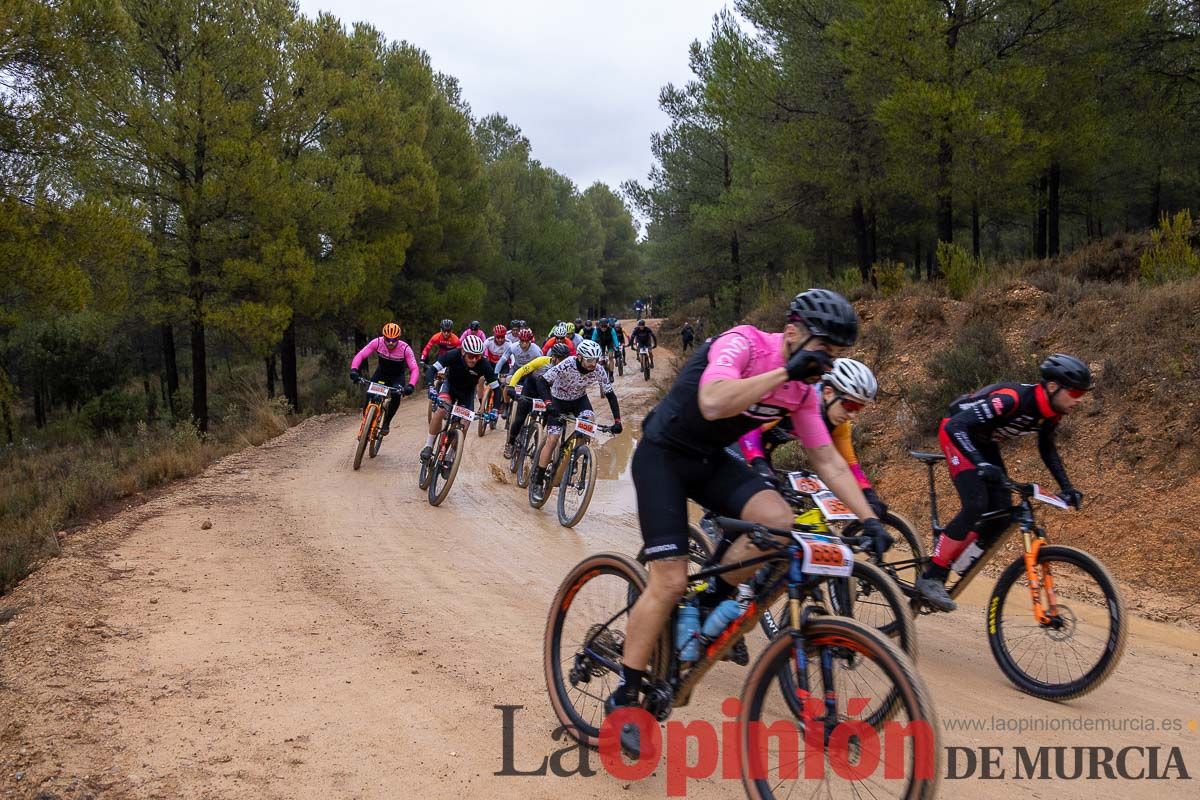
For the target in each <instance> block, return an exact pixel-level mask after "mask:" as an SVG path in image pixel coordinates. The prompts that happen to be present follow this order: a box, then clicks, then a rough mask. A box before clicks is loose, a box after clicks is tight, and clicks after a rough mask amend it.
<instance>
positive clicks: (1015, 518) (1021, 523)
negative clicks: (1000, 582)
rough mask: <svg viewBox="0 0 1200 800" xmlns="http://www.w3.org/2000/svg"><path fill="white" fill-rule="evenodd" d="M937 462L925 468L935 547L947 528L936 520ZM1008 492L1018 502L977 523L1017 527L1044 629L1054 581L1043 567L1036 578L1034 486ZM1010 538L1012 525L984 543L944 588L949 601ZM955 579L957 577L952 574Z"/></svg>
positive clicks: (1039, 537) (908, 588) (909, 590)
mask: <svg viewBox="0 0 1200 800" xmlns="http://www.w3.org/2000/svg"><path fill="white" fill-rule="evenodd" d="M938 463H940V461H928V460H926V461H925V466H926V467H927V468H928V471H929V508H930V530H931V531H932V534H933V537H934V538H933V541H934V543H936V542H937V537H939V536H943V535H945V531H946V528H945V526H944V525H941V524H940V522H939V519H938V510H937V485H936V483H935V481H934V477H933V470H934V467H935V466H936V465H937V464H938ZM1009 488H1010V489H1012V490H1013V491H1015V492H1017V494H1018V497H1019V499H1018V501H1017V503H1016V504H1014V505H1013V506H1010V507H1009V508H1004V509H998V510H996V511H989V512H987V513H986V514H983V515H982V516H980V518H979V521H980V522H987V521H991V520H997V519H1005V518H1007V519H1009V520H1010V521H1011V522H1014V523H1016V525H1017V530H1019V531H1020V533H1021V537H1022V540H1023V545H1024V550H1023V556H1022V557H1023V559H1024V562H1025V571H1026V574H1027V576H1028V578H1029V590H1030V595H1031V600H1032V604H1033V613H1034V616H1035V617H1036V618H1037V621H1038V622H1039V623H1041V624H1043V625H1046V624H1049V623H1050V621H1051V619H1052V618H1053V616H1055V615H1056V614H1057V600H1056V598H1055V595H1054V578H1053V576H1052V575H1051V574H1050V570H1049V568H1048V567H1046V566H1045V565H1043V566H1042V568H1041V572H1042V577H1041V580H1039V578H1038V574H1037V572H1038V568H1037V567H1038V550H1040V549H1041V546H1042V545H1043V544H1044V543H1045V541H1046V532H1045V529H1043V528H1040V527H1038V526H1037V524H1036V522H1035V520H1034V516H1033V506H1032V504H1031V503H1030V498H1031V497H1033V496H1034V485H1033V484H1021V483H1015V482H1011V481H1010V482H1009ZM1011 534H1012V527H1011V525H1010V526H1009V527H1007V528H1005V530H1004V531H1003V532H1001V533H1000V534H998V535H997V536H995V538H994V539H993V540H992V541H991V542H989V543H987V546H986V547H984V548H983V552H981V553H980V554H979V557H978V558H976V559H975V561H974V563H972V564H971V565H970V567H968V568H967V571H966V572H964V573H962V574H961V575H959V576H958V579H957V580H956V581H954V583H953V584H951V585H950V586H948V587H947V589H946V591H947V593H948V594H949V595H950V597H952V598H957V597H958V596H959V595H961V594H962V593H963V592H965V591H966V589H967V587H968V586H970V585H971V581H973V580H974V579H975V577H976V576H977V575H979V573H980V572H981V571H982V570H983V568H984V567H986V566H987V565H988V564H989V563H990V562H991V560H992V559H993V558H994V557H995V555H996V553H997V552H999V550H1000V545H1001V544H1003V543H1004V542H1006V541H1008V538H1009V536H1011ZM927 563H928V559H909V560H907V561H892V562H889V564H890V566H892V567H908V566H912V565H916V566H917V567H920V568H923V567H924V566H925V565H926V564H927ZM951 574H952V575H957V574H958V573H953V572H952V573H951ZM896 583H897V584H898V585H899V586H900V589H901V590H902V591H903V592H904V593H905V594H906V595H908V596H909V597H915V596H916V588H915V587H914V586H913V585H912V584H911V583H908V582H906V581H900V580H897V581H896ZM1043 588H1044V589H1045V590H1046V596H1047V599H1048V601H1049V603H1048V605H1049V608H1050V612H1049V613H1047V611H1046V608H1045V607H1044V606H1043V604H1042V602H1041V590H1042V589H1043Z"/></svg>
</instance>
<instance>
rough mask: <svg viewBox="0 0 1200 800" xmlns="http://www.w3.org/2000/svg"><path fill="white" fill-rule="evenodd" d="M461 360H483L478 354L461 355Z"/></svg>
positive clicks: (481, 355)
mask: <svg viewBox="0 0 1200 800" xmlns="http://www.w3.org/2000/svg"><path fill="white" fill-rule="evenodd" d="M463 358H467V359H470V360H471V361H478V360H479V359H481V358H483V354H482V353H480V354H479V355H475V354H474V353H463Z"/></svg>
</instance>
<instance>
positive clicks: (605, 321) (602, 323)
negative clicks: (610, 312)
mask: <svg viewBox="0 0 1200 800" xmlns="http://www.w3.org/2000/svg"><path fill="white" fill-rule="evenodd" d="M609 324H610V323H609V321H608V317H605V318H604V319H602V320H600V327H601V328H607V327H608V326H609Z"/></svg>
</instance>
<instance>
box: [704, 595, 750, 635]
mask: <svg viewBox="0 0 1200 800" xmlns="http://www.w3.org/2000/svg"><path fill="white" fill-rule="evenodd" d="M741 614H742V606H741V604H740V603H739V602H738V601H737V600H724V601H722V602H721V603H720V604H719V605H718V606H717V607H716V608H714V609H713V610H712V613H711V614H709V615H708V619H706V620H704V637H705V638H706V639H708V640H709V641H712V640H713V639H716V638H717V637H718V636H720V635H721V633H722V631H724V630H725V629H726V628H727V627H729V623H731V622H733V621H734V620H735V619H737V618H738V617H740V616H741Z"/></svg>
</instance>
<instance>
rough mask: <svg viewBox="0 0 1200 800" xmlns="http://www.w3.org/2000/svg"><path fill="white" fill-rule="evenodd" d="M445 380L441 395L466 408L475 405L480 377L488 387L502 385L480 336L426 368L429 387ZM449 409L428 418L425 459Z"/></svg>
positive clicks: (440, 388)
mask: <svg viewBox="0 0 1200 800" xmlns="http://www.w3.org/2000/svg"><path fill="white" fill-rule="evenodd" d="M439 377H440V378H441V379H442V382H441V386H440V387H439V389H438V396H439V397H440V398H441V399H442V400H443V401H444V402H447V403H455V404H457V405H460V406H466V407H467V408H470V409H474V408H475V390H476V387H477V386H478V385H479V379H480V378H483V381H484V383H485V384H486V385H487V388H489V389H495V388H496V387H498V386H499V385H500V381H499V380H497V378H496V370H495V369H494V368H493V367H492V364H491V362H490V361H488V360H487V358H486V357H485V356H484V354H483V339H481V338H480V337H478V336H467V337H466V338H465V339H463V340H462V347H461V348H459V349H457V350H451V351H449V352H448V353H446V354H445V355H443V356H441V357H439V358H438V360H437V361H436V362H434V363H433V364H432V365H430V367H429V368H428V369H427V370H426V381H427V382H428V383H429V385H430V386H437V385H438V383H437V380H438V378H439ZM446 413H447V412H446V409H444V408H438V410H437V411H435V412H434V413H433V416H432V417H430V419H429V438H428V439H426V440H425V449H423V450H422V451H421V460H422V461H424V460H426V459H428V458H429V457H430V456H431V455H433V443H434V441H435V440H436V439H437V435H438V434H439V433H440V432H441V430H442V420H444V419H445V418H446Z"/></svg>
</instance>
